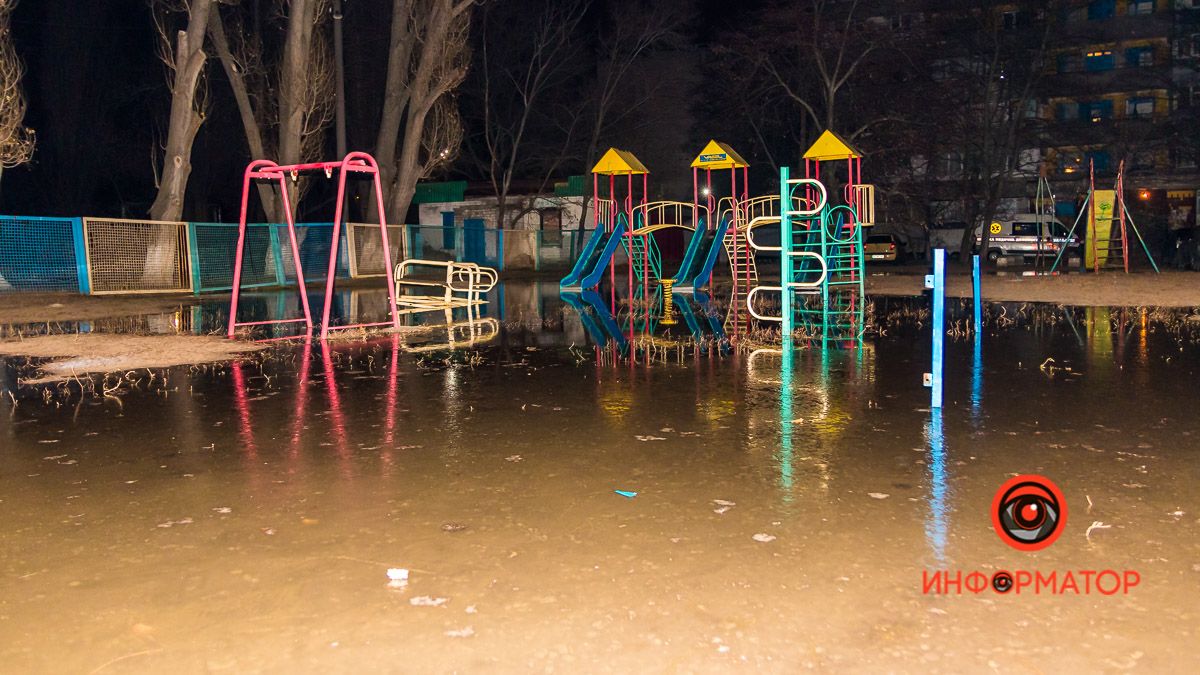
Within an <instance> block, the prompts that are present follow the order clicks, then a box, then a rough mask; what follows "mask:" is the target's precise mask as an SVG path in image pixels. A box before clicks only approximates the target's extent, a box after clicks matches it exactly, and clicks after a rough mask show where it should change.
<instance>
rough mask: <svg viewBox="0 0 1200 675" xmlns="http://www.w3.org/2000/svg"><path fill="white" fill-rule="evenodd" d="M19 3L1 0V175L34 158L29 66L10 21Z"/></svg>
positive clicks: (11, 0) (12, 0)
mask: <svg viewBox="0 0 1200 675" xmlns="http://www.w3.org/2000/svg"><path fill="white" fill-rule="evenodd" d="M16 6H17V0H0V174H2V173H3V171H4V169H11V168H12V167H14V166H20V165H22V164H25V163H26V162H28V161H29V159H30V158H31V157H32V156H33V145H34V133H33V129H30V128H29V127H27V126H25V124H24V122H25V92H24V91H22V90H21V76H22V75H24V74H25V66H24V65H23V64H22V63H21V59H20V58H19V57H18V56H17V50H16V48H15V47H14V46H13V40H12V31H11V29H10V28H9V20H10V18H11V16H12V11H13V10H14V9H15V8H16Z"/></svg>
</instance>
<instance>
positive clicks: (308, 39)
mask: <svg viewBox="0 0 1200 675" xmlns="http://www.w3.org/2000/svg"><path fill="white" fill-rule="evenodd" d="M327 5H328V2H327V0H292V1H291V2H288V3H286V5H285V4H283V3H281V4H280V13H279V14H278V15H276V16H273V17H271V19H273V20H268V21H267V22H263V21H262V20H261V17H259V16H256V15H255V14H254V12H255V10H256V7H255V6H254V5H252V4H250V3H237V4H236V5H234V6H233V7H232V8H231V11H229V12H224V13H223V12H220V11H214V12H213V13H212V16H211V17H210V33H211V38H212V43H213V47H214V49H215V51H216V53H217V56H218V57H219V58H220V60H221V66H222V68H223V70H224V72H225V77H226V79H227V80H228V82H229V85H230V89H231V90H232V92H233V97H234V101H235V103H236V104H237V108H238V117H239V118H240V119H241V122H242V129H243V131H244V133H245V136H246V144H247V146H248V149H249V151H250V155H251V156H252V157H253V158H255V159H260V158H269V159H274V160H275V161H277V162H279V163H280V164H296V163H302V162H310V161H315V160H316V159H318V158H319V157H320V154H321V149H322V147H323V145H324V134H325V131H326V130H328V128H329V126H330V125H331V124H332V122H333V111H334V98H333V79H334V73H333V55H332V52H331V51H330V45H329V36H328V35H327V34H326V33H327V31H325V30H324V28H325V25H326V23H327V21H328V19H329V12H328V11H327V9H328V7H327ZM274 29H278V30H281V31H282V32H283V36H284V39H283V48H282V54H280V55H279V56H278V58H276V59H272V58H271V56H269V55H268V54H267V53H266V51H267V49H266V47H265V46H264V45H266V44H267V41H266V40H264V35H263V34H262V33H263V31H267V30H274ZM230 36H233V38H234V39H232V40H231V39H230ZM272 61H274V62H277V64H278V65H277V66H275V67H274V68H272V67H270V66H268V65H267V64H268V63H269V62H272ZM305 187H306V183H305V182H304V181H303V180H301V181H300V182H299V184H298V185H297V186H296V187H295V189H293V190H289V191H288V192H289V196H290V197H291V198H292V201H293V203H292V205H291V206H292V207H294V206H295V202H296V201H297V200H299V198H300V196H301V195H302V194H303V192H304V190H305ZM259 192H260V196H261V197H262V202H263V206H264V209H265V210H266V215H267V218H268V219H270V220H273V221H278V220H280V219H281V217H282V212H281V211H279V210H278V208H279V206H280V204H278V203H277V202H278V198H277V197H276V196H275V195H274V193H273V192H272V189H271V188H270V187H269V186H266V185H260V186H259Z"/></svg>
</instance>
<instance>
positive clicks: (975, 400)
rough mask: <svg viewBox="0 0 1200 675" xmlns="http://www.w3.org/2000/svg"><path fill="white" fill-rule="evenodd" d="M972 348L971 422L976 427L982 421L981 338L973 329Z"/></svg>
mask: <svg viewBox="0 0 1200 675" xmlns="http://www.w3.org/2000/svg"><path fill="white" fill-rule="evenodd" d="M974 342H975V344H974V350H973V352H972V354H971V423H972V424H973V425H974V427H975V428H976V429H978V428H979V426H980V425H981V424H982V422H983V410H982V408H983V406H982V404H983V339H982V337H981V336H980V335H979V331H975V341H974Z"/></svg>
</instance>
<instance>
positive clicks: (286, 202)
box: [279, 173, 313, 331]
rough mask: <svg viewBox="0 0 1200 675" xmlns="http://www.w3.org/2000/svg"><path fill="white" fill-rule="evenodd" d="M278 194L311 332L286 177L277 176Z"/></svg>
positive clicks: (301, 297)
mask: <svg viewBox="0 0 1200 675" xmlns="http://www.w3.org/2000/svg"><path fill="white" fill-rule="evenodd" d="M279 194H280V196H281V197H283V213H284V218H285V219H286V222H287V229H288V241H290V242H292V267H294V268H295V270H296V288H297V289H298V290H299V291H300V306H301V307H303V308H304V325H305V326H307V327H308V329H309V330H310V331H311V330H312V325H313V324H312V312H311V311H310V310H309V307H308V291H307V289H305V287H304V268H303V267H301V265H300V244H299V243H298V242H297V241H296V217H295V215H294V214H293V213H292V201H291V199H289V198H288V190H287V176H285V175H284V174H282V173H281V174H279Z"/></svg>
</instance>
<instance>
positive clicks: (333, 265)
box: [321, 171, 396, 340]
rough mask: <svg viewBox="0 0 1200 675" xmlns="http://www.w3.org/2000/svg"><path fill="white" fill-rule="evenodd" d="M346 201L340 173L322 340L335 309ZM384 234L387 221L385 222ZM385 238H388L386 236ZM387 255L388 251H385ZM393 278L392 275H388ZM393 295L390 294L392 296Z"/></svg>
mask: <svg viewBox="0 0 1200 675" xmlns="http://www.w3.org/2000/svg"><path fill="white" fill-rule="evenodd" d="M345 199H346V172H345V171H339V172H338V189H337V206H335V207H334V209H333V239H332V241H331V242H330V243H329V269H328V270H326V272H325V309H324V311H322V312H321V339H322V340H324V339H326V338H328V337H329V310H330V308H332V307H333V278H334V276H336V275H337V254H338V238H339V237H340V236H341V229H342V208H343V207H342V205H343V202H344V201H345ZM383 229H384V232H386V231H387V221H386V220H385V221H384V222H383ZM384 236H387V235H386V234H385V235H384ZM384 253H385V255H386V253H387V250H386V249H384ZM388 276H391V275H388ZM390 295H391V294H389V296H390ZM395 306H396V299H395V298H392V308H393V309H392V316H393V317H394V316H395V315H396V314H395Z"/></svg>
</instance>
